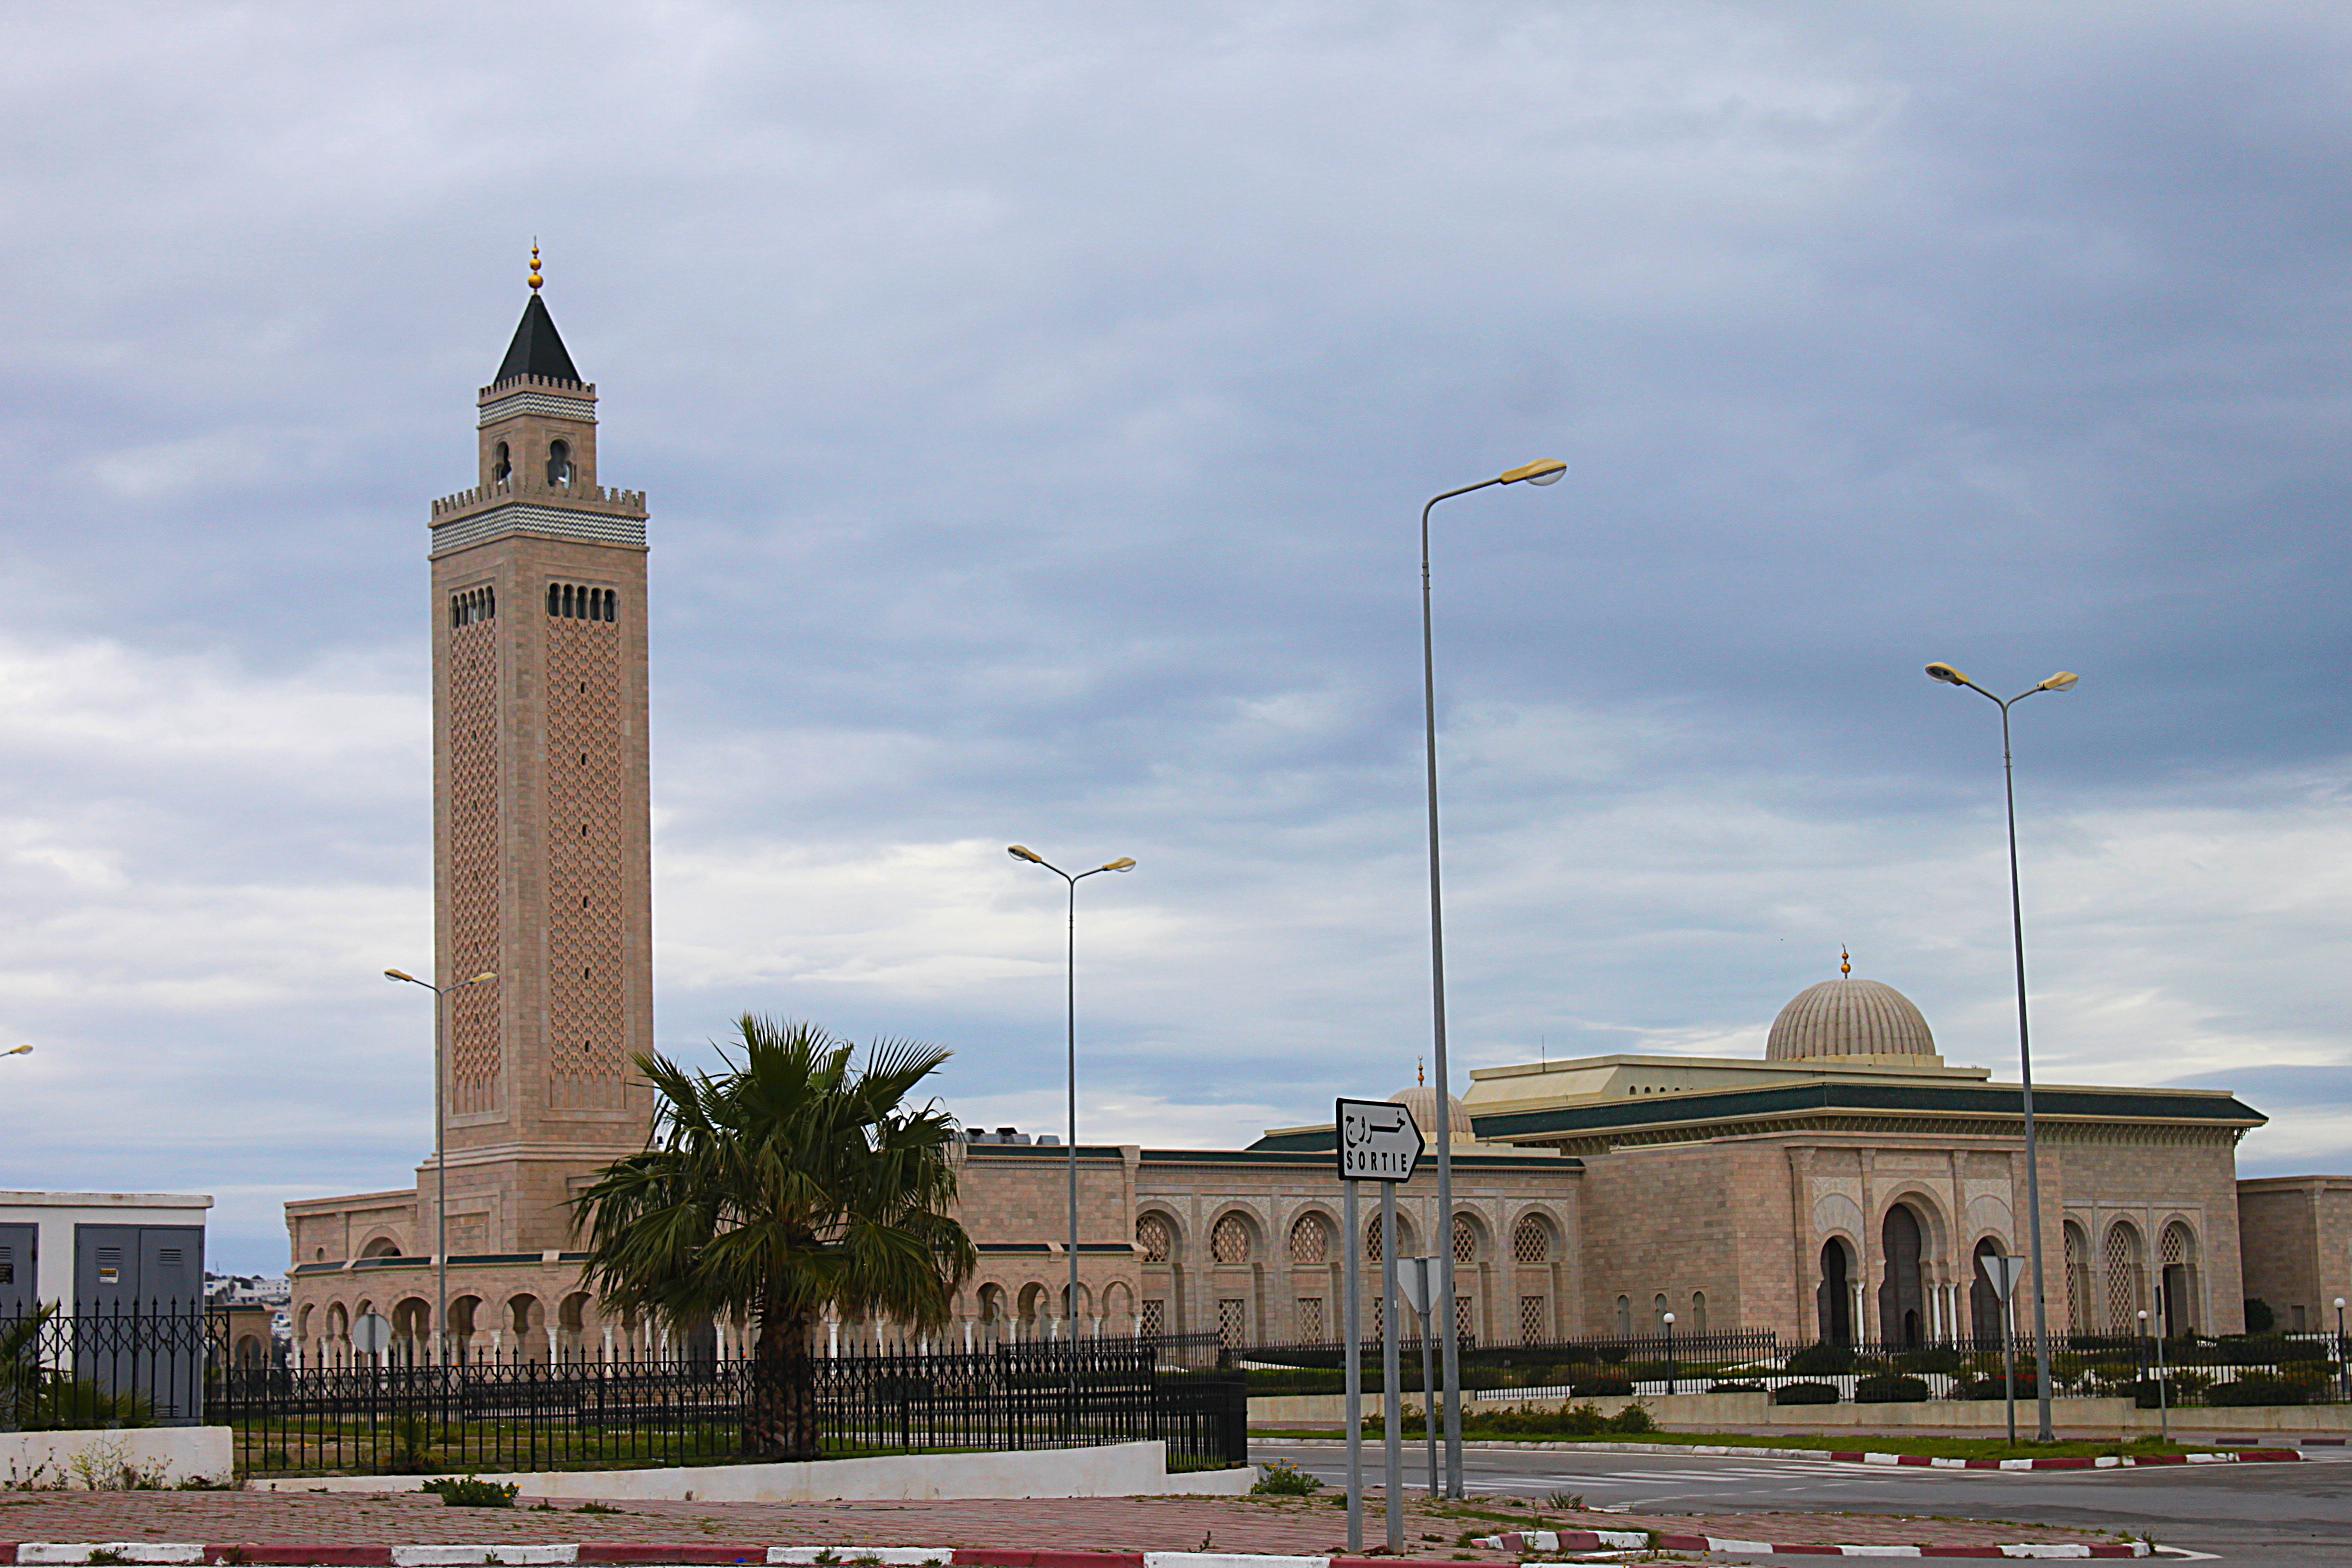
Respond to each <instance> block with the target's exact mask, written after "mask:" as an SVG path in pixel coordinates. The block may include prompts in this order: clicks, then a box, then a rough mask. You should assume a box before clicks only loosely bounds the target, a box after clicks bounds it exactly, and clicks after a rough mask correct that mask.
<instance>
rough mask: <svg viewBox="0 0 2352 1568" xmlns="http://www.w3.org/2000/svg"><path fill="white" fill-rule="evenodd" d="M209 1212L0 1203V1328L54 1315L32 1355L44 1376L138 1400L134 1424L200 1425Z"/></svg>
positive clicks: (88, 1196)
mask: <svg viewBox="0 0 2352 1568" xmlns="http://www.w3.org/2000/svg"><path fill="white" fill-rule="evenodd" d="M211 1207H212V1199H210V1198H209V1197H204V1196H201V1195H197V1194H185V1193H163V1192H5V1191H0V1326H4V1325H6V1324H8V1323H9V1322H11V1321H13V1320H15V1319H18V1318H22V1317H24V1316H26V1315H28V1314H30V1313H32V1312H34V1311H36V1310H38V1309H39V1308H41V1307H44V1306H50V1307H54V1308H56V1310H57V1320H56V1322H54V1323H53V1324H51V1325H50V1326H49V1327H47V1328H45V1329H43V1330H42V1332H41V1335H40V1340H39V1344H38V1347H37V1348H36V1349H35V1350H34V1351H33V1355H34V1356H35V1357H36V1358H37V1359H38V1360H39V1361H40V1362H41V1364H42V1365H43V1366H44V1367H47V1368H49V1369H50V1370H52V1371H54V1372H57V1373H61V1374H62V1373H70V1374H71V1376H72V1377H73V1378H74V1379H75V1380H76V1381H78V1382H82V1383H87V1384H89V1385H91V1386H92V1387H94V1388H96V1389H98V1390H100V1391H102V1392H104V1393H106V1394H109V1395H123V1394H132V1395H136V1396H137V1397H138V1399H139V1400H140V1401H141V1402H142V1403H143V1404H144V1405H145V1406H146V1409H144V1410H143V1411H140V1412H137V1414H138V1416H139V1417H141V1418H145V1419H152V1420H155V1421H159V1422H162V1423H165V1424H167V1425H180V1424H184V1423H188V1422H194V1421H200V1420H202V1418H203V1413H204V1373H205V1367H206V1364H207V1361H208V1359H209V1357H210V1356H211V1354H212V1347H211V1338H210V1324H209V1321H208V1319H207V1317H206V1314H205V1308H204V1212H205V1210H207V1209H209V1208H211ZM110 1418H111V1417H110ZM128 1418H129V1416H128V1413H126V1415H125V1419H128Z"/></svg>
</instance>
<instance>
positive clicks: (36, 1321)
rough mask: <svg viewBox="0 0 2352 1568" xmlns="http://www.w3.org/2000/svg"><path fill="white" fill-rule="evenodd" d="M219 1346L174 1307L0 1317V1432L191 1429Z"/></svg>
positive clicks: (214, 1329) (196, 1315)
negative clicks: (121, 1427)
mask: <svg viewBox="0 0 2352 1568" xmlns="http://www.w3.org/2000/svg"><path fill="white" fill-rule="evenodd" d="M225 1343H226V1340H225V1336H224V1335H223V1333H222V1332H221V1328H220V1324H219V1322H218V1320H216V1319H214V1318H211V1317H208V1316H207V1315H205V1314H204V1313H201V1312H191V1311H189V1310H187V1308H186V1307H185V1306H181V1305H177V1304H171V1305H164V1306H139V1305H133V1306H128V1307H124V1308H121V1309H119V1310H116V1311H110V1312H103V1313H84V1314H78V1315H64V1314H58V1313H35V1314H32V1315H30V1316H26V1317H17V1318H0V1431H28V1432H30V1431H44V1430H56V1429H66V1428H82V1427H118V1426H186V1425H193V1424H195V1423H197V1422H200V1421H202V1420H203V1419H204V1414H205V1411H204V1397H205V1393H206V1376H207V1371H208V1369H209V1368H212V1367H215V1366H218V1365H220V1364H222V1361H223V1358H222V1356H221V1354H220V1349H221V1346H222V1345H224V1344H225Z"/></svg>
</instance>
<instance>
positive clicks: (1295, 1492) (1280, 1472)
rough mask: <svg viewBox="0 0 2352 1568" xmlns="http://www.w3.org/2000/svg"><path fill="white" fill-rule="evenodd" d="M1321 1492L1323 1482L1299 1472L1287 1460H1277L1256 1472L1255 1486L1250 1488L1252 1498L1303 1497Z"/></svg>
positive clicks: (1295, 1466)
mask: <svg viewBox="0 0 2352 1568" xmlns="http://www.w3.org/2000/svg"><path fill="white" fill-rule="evenodd" d="M1322 1490H1323V1482H1322V1481H1321V1480H1320V1479H1319V1478H1317V1477H1315V1476H1311V1475H1309V1474H1307V1472H1305V1471H1304V1470H1301V1469H1300V1468H1299V1467H1298V1466H1297V1465H1294V1464H1292V1463H1291V1462H1290V1461H1289V1460H1287V1459H1277V1460H1275V1461H1274V1462H1273V1463H1272V1464H1270V1465H1268V1466H1266V1467H1265V1468H1264V1469H1263V1470H1260V1471H1259V1472H1258V1479H1257V1484H1256V1485H1254V1486H1252V1487H1251V1488H1250V1495H1251V1496H1253V1497H1305V1496H1307V1495H1308V1494H1309V1493H1312V1492H1320V1491H1322Z"/></svg>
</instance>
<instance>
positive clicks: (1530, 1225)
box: [1511, 1214, 1552, 1263]
mask: <svg viewBox="0 0 2352 1568" xmlns="http://www.w3.org/2000/svg"><path fill="white" fill-rule="evenodd" d="M1511 1259H1512V1261H1513V1262H1515V1263H1549V1262H1551V1261H1552V1237H1551V1233H1550V1232H1549V1231H1548V1230H1546V1229H1545V1227H1544V1222H1543V1221H1542V1220H1539V1219H1537V1218H1536V1217H1535V1216H1534V1215H1532V1214H1530V1215H1528V1216H1527V1217H1526V1218H1525V1219H1523V1220H1521V1221H1520V1222H1519V1224H1518V1226H1517V1227H1516V1228H1515V1229H1513V1230H1512V1232H1511Z"/></svg>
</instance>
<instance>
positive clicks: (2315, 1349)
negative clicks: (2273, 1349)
mask: <svg viewBox="0 0 2352 1568" xmlns="http://www.w3.org/2000/svg"><path fill="white" fill-rule="evenodd" d="M2329 1351H2330V1347H2329V1345H2328V1343H2327V1342H2326V1341H2325V1340H2320V1339H2290V1340H2288V1341H2286V1342H2285V1343H2284V1344H2282V1345H2280V1346H2279V1353H2278V1358H2279V1360H2281V1361H2328V1360H2332V1359H2333V1357H2332V1356H2331V1355H2330V1354H2329Z"/></svg>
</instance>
